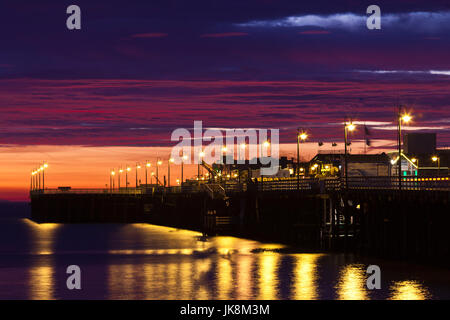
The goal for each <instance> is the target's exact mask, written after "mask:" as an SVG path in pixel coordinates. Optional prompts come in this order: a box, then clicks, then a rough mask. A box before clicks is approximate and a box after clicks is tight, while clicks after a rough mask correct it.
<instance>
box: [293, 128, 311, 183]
mask: <svg viewBox="0 0 450 320" xmlns="http://www.w3.org/2000/svg"><path fill="white" fill-rule="evenodd" d="M307 138H308V135H307V134H306V132H304V131H300V128H298V129H297V167H296V168H295V174H296V175H297V190H300V171H299V169H300V141H302V142H305V140H306V139H307Z"/></svg>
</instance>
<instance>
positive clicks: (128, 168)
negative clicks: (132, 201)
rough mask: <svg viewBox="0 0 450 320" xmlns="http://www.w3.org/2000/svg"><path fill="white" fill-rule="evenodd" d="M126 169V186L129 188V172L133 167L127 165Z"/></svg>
mask: <svg viewBox="0 0 450 320" xmlns="http://www.w3.org/2000/svg"><path fill="white" fill-rule="evenodd" d="M126 168H127V169H126V171H125V188H126V189H128V172H130V171H131V168H130V167H129V166H128V165H127V166H126Z"/></svg>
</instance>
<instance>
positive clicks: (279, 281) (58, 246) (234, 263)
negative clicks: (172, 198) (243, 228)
mask: <svg viewBox="0 0 450 320" xmlns="http://www.w3.org/2000/svg"><path fill="white" fill-rule="evenodd" d="M19 224H20V225H21V226H25V227H24V228H23V230H22V229H21V230H22V231H19V233H20V232H25V233H26V236H27V237H29V241H24V243H22V244H20V246H19V248H18V250H16V251H15V253H14V255H11V254H10V253H8V255H6V253H5V252H2V251H0V256H2V255H5V258H6V259H3V257H2V260H1V261H3V262H2V263H1V264H0V298H2V299H5V298H19V299H22V298H23V299H29V298H31V299H61V298H87V299H298V300H310V299H311V300H314V299H352V300H354V299H358V300H359V299H430V298H436V297H437V298H445V297H447V298H448V293H449V288H448V287H447V289H445V290H444V296H442V292H443V291H442V288H440V291H439V294H440V295H441V296H436V294H434V295H433V294H432V293H431V292H430V284H427V281H426V277H427V274H428V273H425V274H411V273H406V274H405V273H404V272H402V270H403V268H404V265H402V267H401V268H397V267H396V266H395V264H394V265H392V264H390V263H388V264H386V265H383V264H381V265H380V267H381V271H382V290H380V291H377V292H374V291H373V290H368V289H367V288H366V286H365V285H366V279H367V274H366V268H367V266H368V264H373V263H367V262H362V261H361V260H358V258H355V257H352V256H345V255H336V254H325V253H321V254H319V253H292V251H286V250H285V249H287V248H286V246H284V245H279V244H265V243H260V242H257V241H253V240H246V239H240V238H235V237H211V238H209V239H207V240H205V239H202V238H201V234H200V233H198V232H193V231H187V230H177V229H174V228H167V227H161V226H154V225H147V224H130V225H59V224H36V223H34V222H30V221H28V220H22V221H20V223H19ZM6 227H7V226H6ZM16 227H17V226H16ZM4 228H5V226H4V224H0V231H1V230H3V229H4ZM16 229H17V228H16ZM24 230H25V231H24ZM15 232H16V233H17V230H16V231H15ZM16 237H19V236H18V235H16ZM24 237H25V236H24ZM18 239H20V238H18ZM2 248H3V247H2ZM8 259H9V260H10V261H11V262H9V264H8V261H9V260H8ZM70 264H78V265H80V267H81V269H82V277H83V278H82V279H83V280H82V281H83V290H82V292H75V291H70V292H69V291H68V290H67V289H66V288H65V281H66V279H67V275H66V273H65V268H66V267H67V266H68V265H70ZM6 270H8V272H2V271H6ZM438 271H439V272H440V270H438ZM11 272H12V274H13V275H12V277H11ZM431 272H432V273H435V272H436V271H435V270H431ZM7 273H8V274H7ZM447 275H448V274H447ZM22 277H25V278H26V279H28V281H27V283H26V284H25V285H23V283H22V280H20V279H21V278H22ZM421 277H423V279H422V278H421ZM15 279H17V280H15ZM418 279H421V280H420V281H419V280H418ZM3 283H8V286H13V287H14V286H15V290H13V292H14V294H12V293H11V292H8V291H7V290H5V289H3V288H5V286H3V285H2V284H3ZM430 283H431V285H433V282H432V281H431V282H430Z"/></svg>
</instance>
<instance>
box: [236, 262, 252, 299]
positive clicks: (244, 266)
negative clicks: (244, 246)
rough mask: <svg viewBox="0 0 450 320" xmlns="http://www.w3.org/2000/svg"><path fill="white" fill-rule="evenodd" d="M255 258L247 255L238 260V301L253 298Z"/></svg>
mask: <svg viewBox="0 0 450 320" xmlns="http://www.w3.org/2000/svg"><path fill="white" fill-rule="evenodd" d="M252 260H253V256H251V255H245V256H241V257H239V259H238V265H237V269H238V270H237V272H238V275H237V277H238V280H237V281H238V283H237V289H238V296H237V299H238V300H247V299H250V298H251V268H252Z"/></svg>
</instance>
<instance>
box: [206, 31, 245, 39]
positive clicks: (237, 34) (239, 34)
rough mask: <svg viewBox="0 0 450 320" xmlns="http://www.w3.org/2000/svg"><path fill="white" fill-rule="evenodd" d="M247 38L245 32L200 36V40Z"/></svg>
mask: <svg viewBox="0 0 450 320" xmlns="http://www.w3.org/2000/svg"><path fill="white" fill-rule="evenodd" d="M242 36H248V33H246V32H223V33H206V34H202V35H201V36H200V37H201V38H228V37H242Z"/></svg>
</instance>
